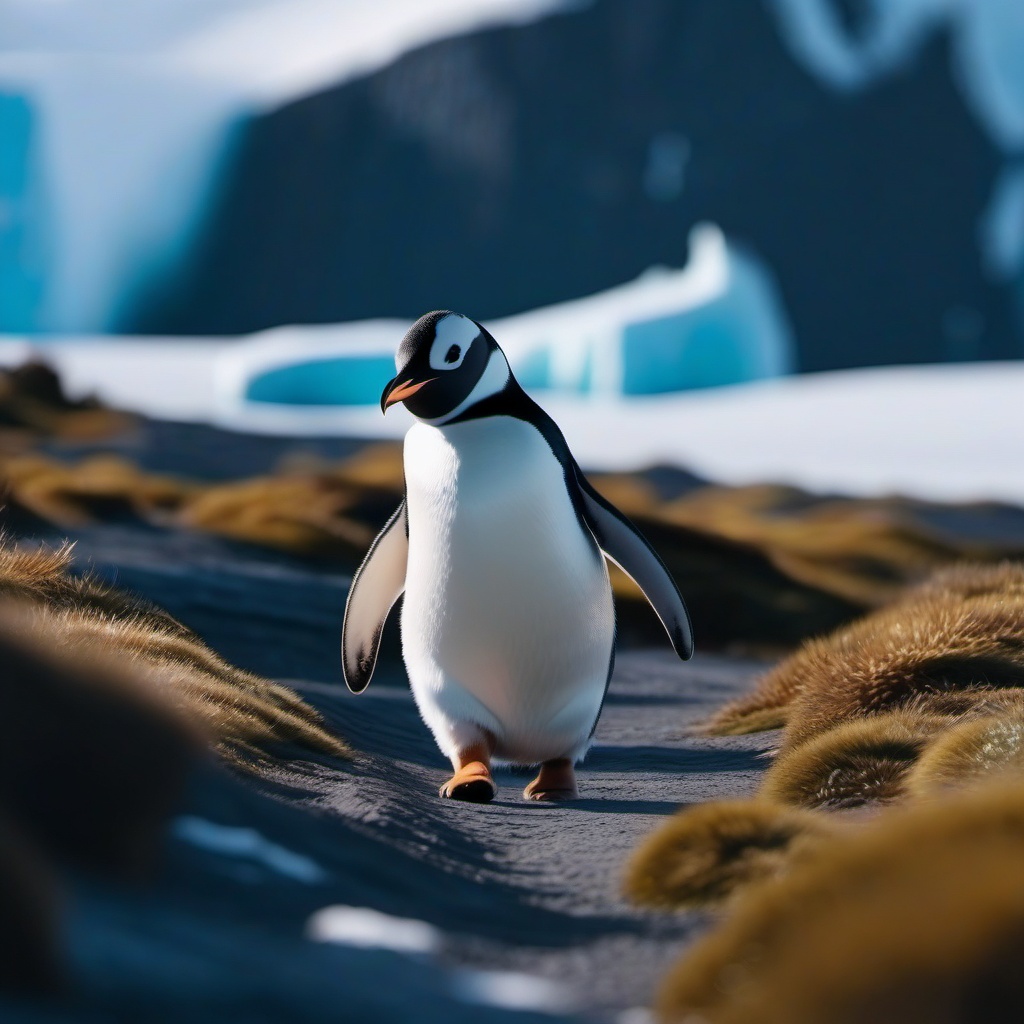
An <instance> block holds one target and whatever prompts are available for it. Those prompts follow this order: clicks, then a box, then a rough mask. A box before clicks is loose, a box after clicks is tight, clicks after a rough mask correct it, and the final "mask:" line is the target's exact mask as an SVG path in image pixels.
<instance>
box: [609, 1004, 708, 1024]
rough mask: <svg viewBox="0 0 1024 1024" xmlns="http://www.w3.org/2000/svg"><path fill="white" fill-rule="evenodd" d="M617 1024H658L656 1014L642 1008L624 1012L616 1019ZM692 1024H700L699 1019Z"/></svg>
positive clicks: (637, 1007)
mask: <svg viewBox="0 0 1024 1024" xmlns="http://www.w3.org/2000/svg"><path fill="white" fill-rule="evenodd" d="M616 1024H656V1021H655V1017H654V1014H653V1013H651V1011H650V1010H648V1009H645V1008H644V1007H642V1006H636V1007H634V1008H633V1009H631V1010H623V1011H622V1013H620V1014H619V1016H618V1017H617V1018H616ZM692 1024H698V1018H694V1020H693V1022H692Z"/></svg>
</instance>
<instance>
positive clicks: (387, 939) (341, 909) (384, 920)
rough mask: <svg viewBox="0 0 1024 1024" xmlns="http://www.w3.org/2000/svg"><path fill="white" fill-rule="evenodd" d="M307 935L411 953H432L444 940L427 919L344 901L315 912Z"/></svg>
mask: <svg viewBox="0 0 1024 1024" xmlns="http://www.w3.org/2000/svg"><path fill="white" fill-rule="evenodd" d="M306 935H307V936H308V937H309V938H310V939H312V940H313V941H314V942H334V943H338V944H340V945H344V946H357V947H359V948H360V949H389V950H392V951H393V952H396V953H406V954H408V955H411V956H432V955H433V954H435V953H438V952H440V950H441V943H442V937H441V933H440V932H439V931H438V930H437V929H436V928H434V927H432V926H431V925H429V924H427V923H426V922H425V921H416V920H412V919H411V918H404V917H392V916H391V915H390V914H382V913H381V912H380V911H378V910H371V909H370V908H369V907H347V906H342V905H340V904H338V905H335V906H330V907H324V908H323V909H322V910H318V911H317V912H316V913H315V914H313V916H312V917H311V918H310V919H309V921H308V922H307V924H306Z"/></svg>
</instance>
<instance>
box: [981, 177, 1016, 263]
mask: <svg viewBox="0 0 1024 1024" xmlns="http://www.w3.org/2000/svg"><path fill="white" fill-rule="evenodd" d="M981 252H982V256H983V258H984V263H985V270H986V271H987V272H988V274H989V275H990V276H991V277H992V278H993V279H995V280H996V281H1008V280H1011V279H1012V278H1015V277H1016V276H1017V275H1018V274H1020V273H1021V271H1022V270H1024V167H1011V168H1008V169H1007V170H1005V171H1003V173H1002V175H1000V177H999V180H998V181H997V182H996V187H995V190H994V192H993V194H992V198H991V200H990V201H989V205H988V208H987V209H986V211H985V215H984V217H983V218H982V222H981Z"/></svg>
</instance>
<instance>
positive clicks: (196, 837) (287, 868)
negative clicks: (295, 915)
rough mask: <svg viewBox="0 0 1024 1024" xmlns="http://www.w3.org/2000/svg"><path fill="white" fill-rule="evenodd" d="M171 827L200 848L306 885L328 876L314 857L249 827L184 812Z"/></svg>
mask: <svg viewBox="0 0 1024 1024" xmlns="http://www.w3.org/2000/svg"><path fill="white" fill-rule="evenodd" d="M171 830H172V832H173V833H174V835H175V836H177V837H178V838H179V839H182V840H184V841H185V842H186V843H191V844H192V845H193V846H197V847H199V848H200V849H202V850H209V851H210V852H212V853H220V854H224V855H225V856H228V857H240V858H244V859H246V860H249V861H255V862H256V863H258V864H262V865H263V866H264V867H267V868H270V870H271V871H275V872H277V874H279V875H284V876H285V877H286V878H291V879H293V880H294V881H296V882H303V883H304V884H306V885H318V884H319V883H321V882H324V881H326V880H327V878H328V877H329V876H328V874H327V872H326V871H324V869H323V868H321V867H320V865H319V864H317V863H316V862H315V861H313V860H310V859H309V858H308V857H304V856H303V855H302V854H300V853H293V852H292V851H291V850H286V849H285V848H284V847H283V846H278V845H277V844H276V843H272V842H271V841H270V840H269V839H266V838H264V837H263V836H262V835H260V833H259V832H257V831H256V830H255V829H252V828H236V827H234V826H231V825H219V824H217V823H216V822H212V821H207V820H206V819H205V818H197V817H194V816H192V815H184V816H182V817H180V818H177V819H176V820H175V821H174V823H173V825H172V829H171Z"/></svg>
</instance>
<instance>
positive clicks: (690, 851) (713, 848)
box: [623, 800, 841, 910]
mask: <svg viewBox="0 0 1024 1024" xmlns="http://www.w3.org/2000/svg"><path fill="white" fill-rule="evenodd" d="M840 827H841V826H839V825H837V824H836V823H835V822H834V821H832V820H831V819H829V818H828V817H826V816H825V815H821V814H815V813H812V812H810V811H805V810H801V809H799V808H793V807H782V806H779V805H778V804H772V803H769V802H767V801H762V800H721V801H717V802H715V803H709V804H702V805H699V806H696V807H691V808H687V809H685V810H683V811H680V812H679V813H678V814H676V815H674V816H673V817H672V818H670V819H669V820H668V821H667V822H666V823H665V824H664V825H662V826H661V827H660V828H659V829H658V830H657V831H655V832H654V833H652V834H651V835H650V836H648V837H647V839H645V840H644V842H643V843H642V844H641V845H640V846H639V847H638V848H637V849H636V850H635V851H634V853H633V855H632V856H631V857H630V860H629V862H628V864H627V866H626V872H625V878H624V881H623V891H624V893H625V895H626V896H627V897H628V898H629V899H631V900H632V901H633V902H635V903H638V904H640V905H642V906H647V907H654V908H657V909H660V910H681V909H686V908H693V907H706V906H715V905H717V904H719V903H723V902H725V901H726V900H728V899H730V898H731V897H732V896H733V895H734V894H735V893H736V892H737V891H738V890H740V889H742V888H743V887H745V886H747V885H750V884H751V883H752V882H760V881H763V880H765V879H767V878H773V877H775V876H777V875H779V874H781V873H782V872H784V871H786V870H788V869H789V868H790V867H791V866H792V864H794V863H799V862H801V861H802V860H803V859H804V857H806V856H807V854H808V853H809V852H810V851H813V849H814V848H815V847H816V846H817V845H818V844H819V843H820V842H822V841H823V840H824V839H827V838H829V837H831V836H832V835H834V834H835V832H836V830H837V829H838V828H840Z"/></svg>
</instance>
